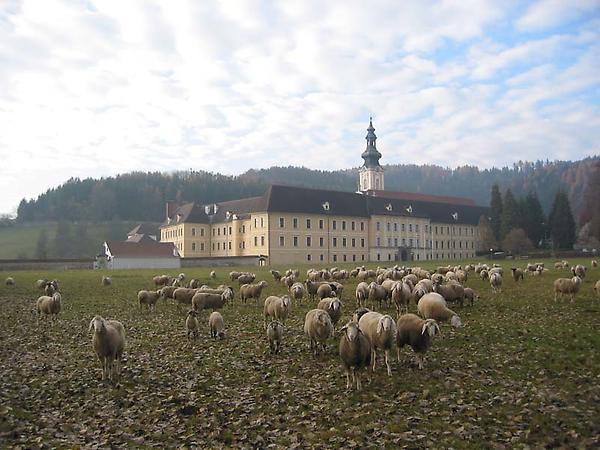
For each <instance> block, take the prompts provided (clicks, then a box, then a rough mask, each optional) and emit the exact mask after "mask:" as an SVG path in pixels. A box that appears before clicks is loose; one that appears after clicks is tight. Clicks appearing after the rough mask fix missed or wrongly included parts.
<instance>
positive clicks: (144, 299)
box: [137, 290, 161, 311]
mask: <svg viewBox="0 0 600 450" xmlns="http://www.w3.org/2000/svg"><path fill="white" fill-rule="evenodd" d="M160 296H161V291H160V290H158V291H145V290H141V291H139V292H138V295H137V298H138V303H139V305H140V311H141V310H142V306H143V305H148V309H149V310H152V311H154V308H155V307H156V302H157V301H158V299H159V298H160Z"/></svg>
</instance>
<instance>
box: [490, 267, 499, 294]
mask: <svg viewBox="0 0 600 450" xmlns="http://www.w3.org/2000/svg"><path fill="white" fill-rule="evenodd" d="M490 286H491V287H492V292H493V293H494V294H496V293H497V292H502V275H500V274H499V273H497V272H494V273H491V274H490Z"/></svg>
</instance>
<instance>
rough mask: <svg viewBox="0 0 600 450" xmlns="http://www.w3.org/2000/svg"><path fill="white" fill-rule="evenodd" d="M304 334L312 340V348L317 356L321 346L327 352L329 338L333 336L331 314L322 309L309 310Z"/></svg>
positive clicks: (305, 320)
mask: <svg viewBox="0 0 600 450" xmlns="http://www.w3.org/2000/svg"><path fill="white" fill-rule="evenodd" d="M304 334H306V336H307V337H308V339H309V340H310V349H311V351H313V353H314V355H315V356H316V355H318V354H319V346H321V347H322V349H323V352H325V351H326V348H327V339H329V338H330V337H333V324H332V323H331V318H330V317H329V314H327V312H325V311H323V310H322V309H311V310H310V311H308V312H307V313H306V316H305V318H304Z"/></svg>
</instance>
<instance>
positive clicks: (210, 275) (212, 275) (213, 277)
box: [208, 270, 217, 280]
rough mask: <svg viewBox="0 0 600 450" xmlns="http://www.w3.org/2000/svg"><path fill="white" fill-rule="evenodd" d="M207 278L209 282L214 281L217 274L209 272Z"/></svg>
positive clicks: (212, 271)
mask: <svg viewBox="0 0 600 450" xmlns="http://www.w3.org/2000/svg"><path fill="white" fill-rule="evenodd" d="M208 276H209V277H210V279H211V280H214V279H215V278H217V272H215V271H214V270H211V271H210V274H208Z"/></svg>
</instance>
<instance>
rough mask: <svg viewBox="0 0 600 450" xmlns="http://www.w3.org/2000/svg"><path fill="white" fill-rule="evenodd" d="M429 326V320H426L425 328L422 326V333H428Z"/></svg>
mask: <svg viewBox="0 0 600 450" xmlns="http://www.w3.org/2000/svg"><path fill="white" fill-rule="evenodd" d="M428 327H429V324H428V323H427V322H425V323H424V324H423V328H421V334H425V333H427V328H428Z"/></svg>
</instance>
